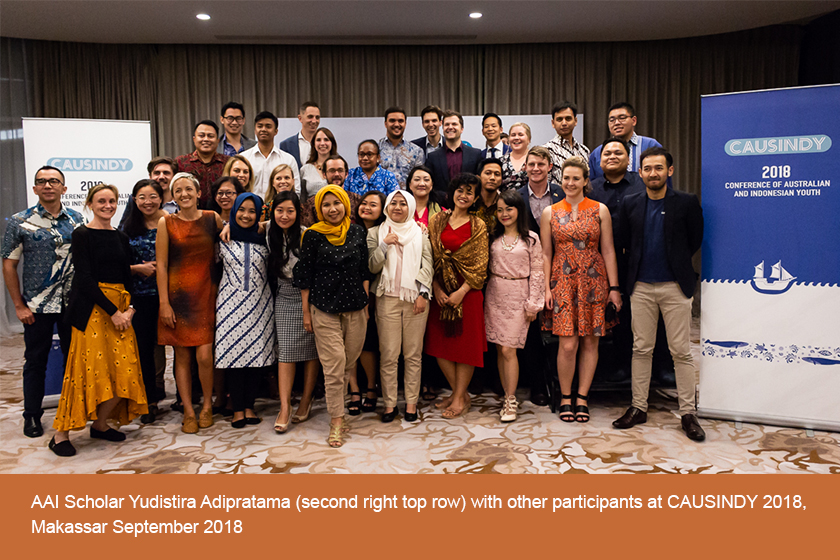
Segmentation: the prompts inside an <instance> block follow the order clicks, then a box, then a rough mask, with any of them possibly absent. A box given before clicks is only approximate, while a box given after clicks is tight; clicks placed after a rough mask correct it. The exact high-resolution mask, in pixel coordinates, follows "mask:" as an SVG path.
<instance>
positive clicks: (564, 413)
mask: <svg viewBox="0 0 840 560" xmlns="http://www.w3.org/2000/svg"><path fill="white" fill-rule="evenodd" d="M573 397H574V395H563V394H561V395H560V400H564V399H566V400H572V398H573ZM557 413H558V414H559V415H560V420H562V421H563V422H566V423H569V424H571V423H572V422H574V421H575V413H574V412H573V411H572V405H571V404H562V405H560V407H558V408H557Z"/></svg>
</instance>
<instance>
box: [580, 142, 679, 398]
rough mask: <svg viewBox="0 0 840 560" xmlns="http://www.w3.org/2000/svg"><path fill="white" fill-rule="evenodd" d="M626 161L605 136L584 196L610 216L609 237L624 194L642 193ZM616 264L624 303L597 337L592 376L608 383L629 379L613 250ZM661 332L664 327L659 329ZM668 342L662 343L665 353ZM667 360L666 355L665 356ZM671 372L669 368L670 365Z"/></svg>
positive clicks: (625, 314)
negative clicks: (596, 171) (597, 165)
mask: <svg viewBox="0 0 840 560" xmlns="http://www.w3.org/2000/svg"><path fill="white" fill-rule="evenodd" d="M629 162H630V148H629V146H627V143H626V142H624V140H622V139H621V138H619V137H617V136H611V137H609V138H607V139H606V140H605V141H604V143H603V144H601V170H602V172H603V174H602V175H601V176H600V177H596V178H595V179H592V182H591V184H592V192H591V193H589V194H588V195H587V196H588V197H589V198H591V199H592V200H595V201H598V202H601V203H603V204H604V205H605V206H606V207H607V209H608V210H609V211H610V217H611V218H612V228H613V239H615V236H616V235H618V209H619V207H620V206H621V202H622V200H624V197H625V196H627V195H630V194H633V193H643V192H645V184H644V183H643V182H642V180H641V179H640V178H639V174H638V173H634V172H633V171H628V170H627V165H628V163H629ZM616 260H617V263H618V287H619V288H620V289H621V293H622V294H624V296H623V297H624V302H623V304H622V306H621V311H619V313H618V325H616V326H615V328H613V330H612V336H604V337H601V340H600V343H599V348H600V350H599V355H600V359H599V360H598V367H597V369H596V376H598V378H599V379H604V380H606V381H609V382H612V383H620V382H626V381H627V380H629V379H630V361H631V359H632V357H633V331H631V330H630V324H631V320H632V319H631V315H630V301H629V299H628V298H629V297H630V296H629V294H628V293H627V286H626V281H627V254H626V253H624V252H622V251H620V250H616ZM663 331H664V328H663ZM663 334H664V333H663ZM667 347H668V345H667V344H665V346H664V348H666V353H667ZM668 359H670V357H669V358H668ZM672 371H673V368H672Z"/></svg>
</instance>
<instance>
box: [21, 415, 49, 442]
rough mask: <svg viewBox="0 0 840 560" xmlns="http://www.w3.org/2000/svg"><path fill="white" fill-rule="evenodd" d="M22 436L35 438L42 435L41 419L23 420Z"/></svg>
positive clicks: (30, 418)
mask: <svg viewBox="0 0 840 560" xmlns="http://www.w3.org/2000/svg"><path fill="white" fill-rule="evenodd" d="M23 435H25V436H26V437H31V438H36V437H41V436H42V435H44V428H42V427H41V419H40V418H34V417H29V418H25V419H24V420H23Z"/></svg>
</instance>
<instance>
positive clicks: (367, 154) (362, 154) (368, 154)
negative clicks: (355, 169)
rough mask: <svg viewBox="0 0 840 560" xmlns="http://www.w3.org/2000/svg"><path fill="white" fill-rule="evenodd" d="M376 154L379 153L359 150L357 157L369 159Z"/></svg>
mask: <svg viewBox="0 0 840 560" xmlns="http://www.w3.org/2000/svg"><path fill="white" fill-rule="evenodd" d="M378 155H379V154H377V153H376V152H359V159H365V158H368V159H370V158H374V157H376V156H378Z"/></svg>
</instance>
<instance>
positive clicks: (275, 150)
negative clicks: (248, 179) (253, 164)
mask: <svg viewBox="0 0 840 560" xmlns="http://www.w3.org/2000/svg"><path fill="white" fill-rule="evenodd" d="M251 149H252V150H254V156H260V157H262V158H265V159H268V158H270V157H271V154H277V155H278V156H279V155H281V154H280V148H278V147H277V144H272V145H271V151H270V152H268V155H267V156H264V155H263V153H262V150H260V145H259V144H257V145H256V146H254V147H253V148H251Z"/></svg>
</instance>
